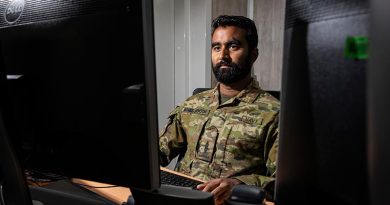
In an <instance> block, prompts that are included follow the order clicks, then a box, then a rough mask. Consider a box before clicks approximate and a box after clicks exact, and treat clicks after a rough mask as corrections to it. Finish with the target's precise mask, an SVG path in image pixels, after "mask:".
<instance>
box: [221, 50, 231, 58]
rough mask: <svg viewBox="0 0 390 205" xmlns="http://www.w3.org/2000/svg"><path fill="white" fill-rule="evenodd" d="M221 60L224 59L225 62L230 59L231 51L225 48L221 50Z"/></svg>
mask: <svg viewBox="0 0 390 205" xmlns="http://www.w3.org/2000/svg"><path fill="white" fill-rule="evenodd" d="M220 58H221V59H223V60H227V59H230V55H229V49H227V48H223V49H222V50H221V56H220Z"/></svg>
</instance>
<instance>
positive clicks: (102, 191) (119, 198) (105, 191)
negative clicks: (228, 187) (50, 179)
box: [72, 167, 274, 205]
mask: <svg viewBox="0 0 390 205" xmlns="http://www.w3.org/2000/svg"><path fill="white" fill-rule="evenodd" d="M161 170H164V171H167V172H171V173H175V174H177V175H181V176H185V177H188V178H192V179H195V180H198V181H199V179H196V178H193V177H190V176H187V175H184V174H182V173H179V172H175V171H172V170H170V169H166V168H163V167H161ZM72 181H73V182H74V183H78V184H84V185H87V186H86V187H85V188H87V189H89V190H90V191H93V192H95V193H96V194H99V195H100V196H103V197H104V198H106V199H108V200H110V201H112V202H114V203H116V204H118V205H121V204H122V203H123V202H127V199H128V197H129V196H131V192H130V189H129V188H127V187H120V186H116V187H112V188H97V187H107V186H113V185H111V184H105V183H100V182H94V181H89V180H84V179H72ZM89 186H90V187H89ZM265 205H274V203H272V202H267V201H265Z"/></svg>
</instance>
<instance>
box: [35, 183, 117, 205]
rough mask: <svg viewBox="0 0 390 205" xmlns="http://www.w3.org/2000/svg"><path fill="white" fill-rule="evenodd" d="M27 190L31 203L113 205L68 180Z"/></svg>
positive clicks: (44, 204)
mask: <svg viewBox="0 0 390 205" xmlns="http://www.w3.org/2000/svg"><path fill="white" fill-rule="evenodd" d="M29 188H30V194H31V198H32V199H33V201H35V203H36V202H38V203H39V202H40V203H42V204H43V205H54V204H55V205H69V204H72V205H115V203H114V202H112V201H110V200H108V199H106V198H104V197H102V196H100V195H98V194H96V193H94V192H92V191H90V190H88V189H86V188H84V187H81V186H79V185H77V184H74V183H72V182H71V181H69V180H60V181H56V182H52V183H50V184H48V185H45V186H29ZM35 203H34V205H35Z"/></svg>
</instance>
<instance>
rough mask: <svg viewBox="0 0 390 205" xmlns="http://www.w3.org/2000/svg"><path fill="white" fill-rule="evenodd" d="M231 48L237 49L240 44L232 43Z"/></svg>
mask: <svg viewBox="0 0 390 205" xmlns="http://www.w3.org/2000/svg"><path fill="white" fill-rule="evenodd" d="M230 48H231V49H233V50H236V49H238V48H239V47H238V45H235V44H232V45H230Z"/></svg>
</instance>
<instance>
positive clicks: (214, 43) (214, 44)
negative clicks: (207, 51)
mask: <svg viewBox="0 0 390 205" xmlns="http://www.w3.org/2000/svg"><path fill="white" fill-rule="evenodd" d="M218 45H221V43H220V42H212V43H211V47H214V46H218Z"/></svg>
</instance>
